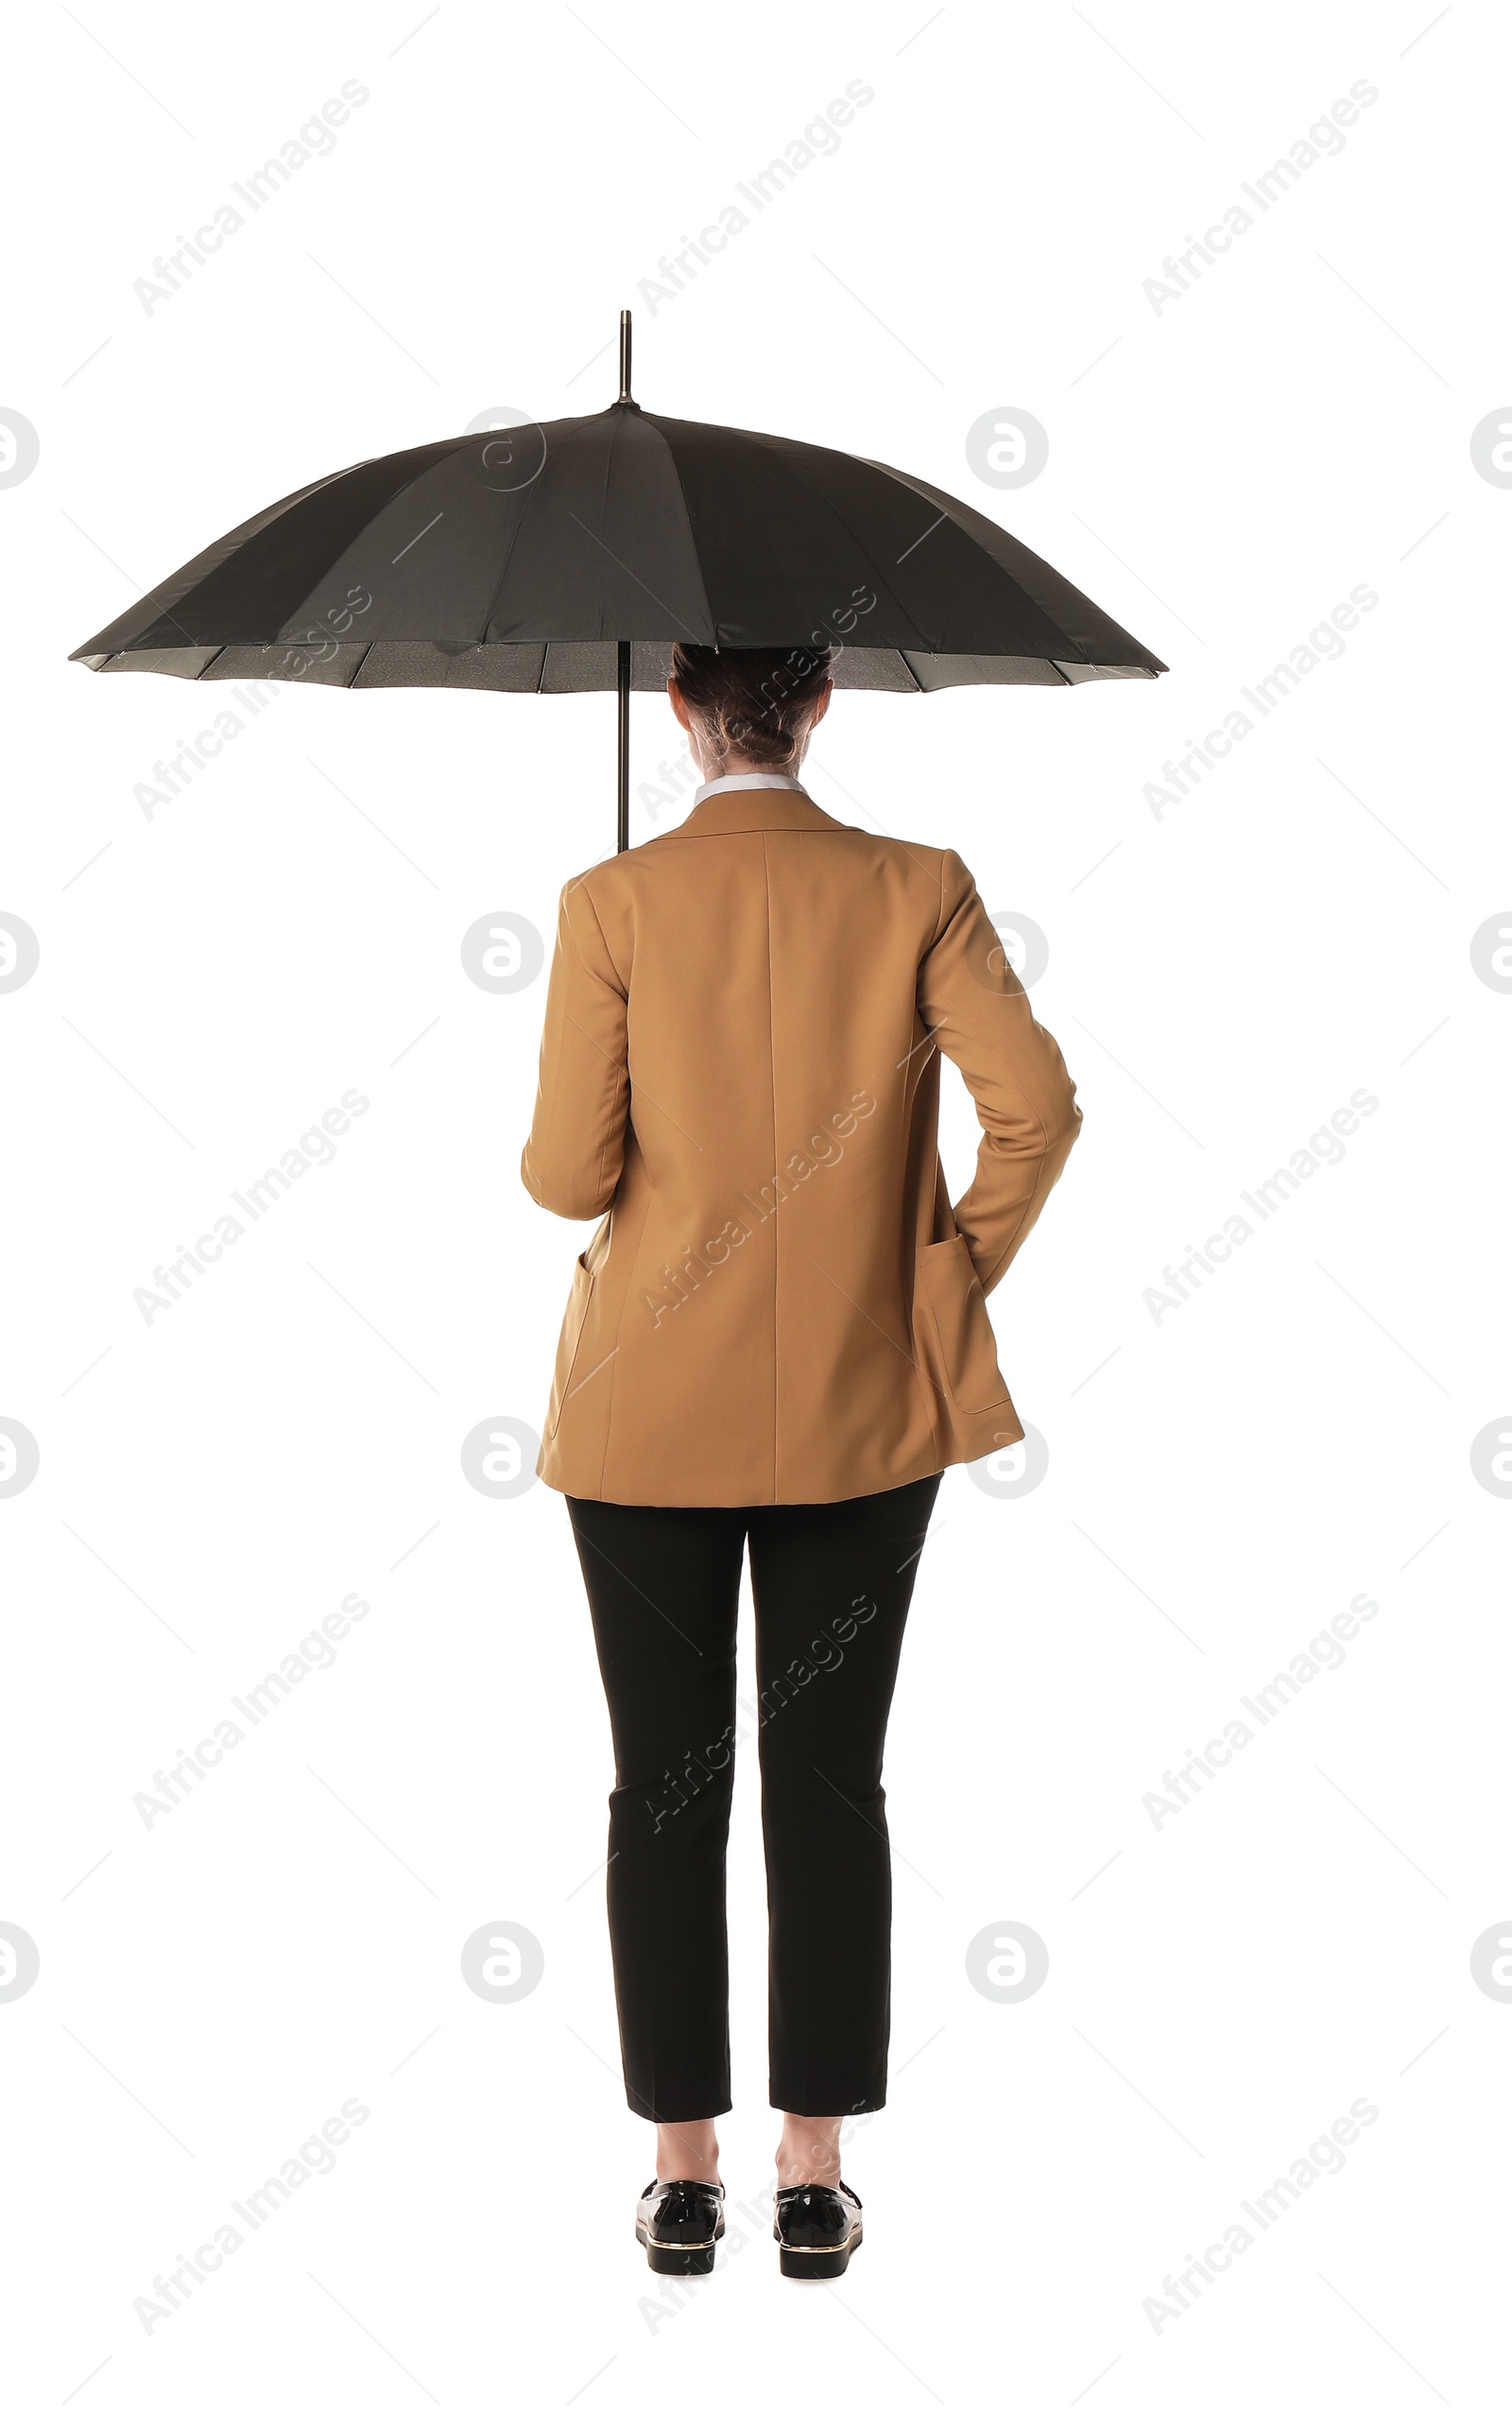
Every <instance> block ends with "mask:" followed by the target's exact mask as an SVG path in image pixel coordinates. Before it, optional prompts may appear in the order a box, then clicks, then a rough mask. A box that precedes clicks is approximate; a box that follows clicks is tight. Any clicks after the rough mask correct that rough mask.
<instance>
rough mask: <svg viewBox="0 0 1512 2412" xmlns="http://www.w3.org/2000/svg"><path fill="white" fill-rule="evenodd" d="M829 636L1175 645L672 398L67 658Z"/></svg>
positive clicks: (1104, 675)
mask: <svg viewBox="0 0 1512 2412" xmlns="http://www.w3.org/2000/svg"><path fill="white" fill-rule="evenodd" d="M679 639H681V640H682V641H683V642H684V643H685V644H696V645H714V646H799V645H826V644H828V645H831V646H838V647H839V648H841V649H840V650H839V652H838V654H837V656H836V658H835V661H834V663H833V677H834V682H835V684H836V686H839V687H875V688H884V689H887V690H890V691H891V692H893V693H896V694H905V695H918V694H928V693H930V692H932V691H933V690H934V689H936V688H937V687H954V686H1025V685H1026V686H1075V685H1077V684H1079V683H1080V681H1082V680H1084V679H1153V678H1156V677H1158V676H1159V674H1160V671H1161V670H1163V669H1164V667H1165V664H1164V663H1163V662H1160V661H1158V660H1157V659H1156V657H1155V655H1154V654H1153V653H1148V652H1146V651H1145V648H1144V647H1143V646H1142V645H1141V644H1139V643H1138V641H1137V640H1136V639H1135V638H1134V637H1131V636H1130V635H1128V633H1127V632H1126V630H1125V629H1121V628H1120V627H1119V626H1118V625H1117V623H1116V622H1115V621H1113V620H1110V619H1109V618H1108V615H1107V613H1106V612H1100V611H1099V610H1098V608H1097V606H1096V604H1095V603H1091V602H1089V600H1088V598H1087V596H1086V595H1085V594H1079V593H1078V591H1077V589H1076V588H1075V587H1074V586H1072V585H1071V584H1069V582H1068V581H1067V580H1066V579H1065V578H1063V577H1060V575H1059V573H1058V572H1057V571H1056V570H1053V569H1052V568H1051V567H1050V565H1049V563H1048V562H1046V561H1042V560H1040V558H1039V556H1038V555H1037V554H1034V553H1031V552H1030V551H1029V550H1028V549H1027V547H1026V546H1025V545H1022V544H1020V543H1017V542H1016V541H1015V539H1014V538H1013V537H1011V536H1009V535H1006V534H1005V531H1004V530H1003V529H1002V528H1001V527H999V526H998V525H996V523H995V522H994V521H992V520H990V519H987V518H985V517H984V516H983V514H982V513H981V512H980V511H974V510H972V509H971V508H970V506H969V505H967V504H965V503H958V502H956V501H955V500H954V498H953V497H952V496H951V495H949V494H944V493H941V492H940V491H939V490H938V488H937V487H934V486H929V485H926V484H925V483H924V481H923V479H922V478H919V477H909V476H907V475H905V474H904V473H903V472H902V470H897V469H887V468H885V467H884V466H883V464H882V463H881V462H880V461H872V460H862V459H858V458H856V457H854V456H852V455H851V454H850V453H838V452H829V451H826V450H825V449H824V448H823V447H822V446H820V445H817V444H799V443H794V442H793V441H792V440H791V439H789V438H787V437H785V436H763V435H754V434H751V433H748V432H747V431H746V430H744V429H741V428H737V427H712V426H704V425H701V424H699V423H698V422H695V421H692V420H686V419H661V418H653V417H651V416H650V415H649V414H648V413H647V412H645V411H644V410H643V409H642V408H641V406H640V405H639V403H636V402H632V400H631V399H630V314H629V312H628V311H627V310H625V311H622V312H621V314H620V394H619V399H618V401H617V402H615V403H612V404H611V405H610V408H609V409H608V410H604V411H600V412H599V413H598V414H597V415H596V416H595V417H593V418H589V419H556V420H552V421H550V422H548V423H547V424H546V425H544V426H538V425H535V424H533V423H532V424H529V425H526V426H524V427H511V428H507V429H505V430H502V431H494V432H492V433H490V434H485V435H479V434H472V435H467V436H452V437H447V438H446V439H443V440H442V441H441V442H439V443H434V444H421V445H419V446H417V447H416V449H415V450H414V451H412V452H402V453H389V454H387V456H386V457H384V458H382V459H379V460H365V461H359V462H358V463H357V464H356V465H355V467H353V468H351V469H343V470H338V471H336V472H335V474H334V475H332V476H329V477H322V478H320V479H318V481H317V482H316V483H315V484H314V485H313V486H305V487H301V490H300V491H299V492H298V493H295V494H288V495H285V496H284V498H283V501H282V502H279V503H274V504H272V505H271V506H270V507H269V508H267V509H266V510H264V511H259V513H258V514H257V516H256V518H255V519H249V520H248V521H246V522H245V523H244V524H243V525H242V526H240V527H234V528H232V531H231V533H230V534H229V535H227V536H223V537H221V538H220V539H219V541H218V543H215V544H212V545H211V546H210V547H209V549H208V551H206V552H203V553H200V554H198V555H197V557H196V558H195V560H192V561H187V562H185V564H184V566H183V568H182V569H180V570H177V571H176V572H175V573H174V575H173V576H172V577H169V578H167V579H165V580H164V581H163V585H161V586H158V587H155V588H154V589H153V591H152V592H151V594H146V595H144V596H143V597H142V599H141V601H140V602H137V603H134V604H133V605H132V606H131V608H130V610H129V611H128V612H122V613H121V615H120V617H119V618H118V619H115V620H112V622H111V624H110V626H109V628H105V629H101V630H100V632H99V634H98V635H97V636H92V637H91V638H90V639H89V641H88V643H87V644H85V645H81V646H79V647H78V649H77V652H75V653H72V654H71V655H70V656H69V659H70V661H73V662H84V663H87V664H88V665H89V667H90V668H91V669H92V670H159V671H167V672H169V673H170V674H171V675H173V676H174V677H177V678H183V679H206V680H215V679H246V678H253V679H289V680H298V679H302V680H305V681H309V682H311V683H313V684H315V685H319V686H336V687H474V688H477V687H481V688H490V689H496V690H498V691H500V692H502V693H505V694H514V695H568V694H581V693H583V692H585V691H587V690H593V689H610V688H615V687H617V688H618V691H619V844H620V848H621V850H622V851H623V850H624V848H625V847H627V845H628V844H629V717H630V690H631V689H632V687H633V688H638V689H644V690H650V689H653V688H659V687H662V686H663V685H664V684H665V681H666V679H667V675H668V672H669V670H670V667H671V660H672V647H673V645H674V644H675V643H676V642H677V641H678V640H679Z"/></svg>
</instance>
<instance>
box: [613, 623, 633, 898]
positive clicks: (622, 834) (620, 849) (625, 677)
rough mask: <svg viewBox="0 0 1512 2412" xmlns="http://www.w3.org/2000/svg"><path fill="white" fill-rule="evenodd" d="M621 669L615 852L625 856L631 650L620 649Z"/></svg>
mask: <svg viewBox="0 0 1512 2412" xmlns="http://www.w3.org/2000/svg"><path fill="white" fill-rule="evenodd" d="M619 669H620V681H619V683H620V795H619V824H618V837H617V844H616V848H615V852H616V853H621V854H623V853H625V851H626V849H627V847H628V845H629V842H630V648H629V646H627V645H625V644H621V646H620V647H619Z"/></svg>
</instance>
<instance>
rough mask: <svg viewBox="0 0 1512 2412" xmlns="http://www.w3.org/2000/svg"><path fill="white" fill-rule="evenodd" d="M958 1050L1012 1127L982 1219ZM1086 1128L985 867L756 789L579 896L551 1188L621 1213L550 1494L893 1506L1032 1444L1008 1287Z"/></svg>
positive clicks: (706, 812) (698, 816)
mask: <svg viewBox="0 0 1512 2412" xmlns="http://www.w3.org/2000/svg"><path fill="white" fill-rule="evenodd" d="M941 1050H943V1051H944V1053H945V1054H946V1055H948V1056H949V1057H950V1059H951V1060H952V1062H953V1063H954V1064H955V1065H956V1067H957V1068H958V1070H959V1071H960V1073H961V1075H962V1077H964V1079H965V1081H966V1083H967V1086H968V1088H969V1089H970V1090H971V1094H972V1096H973V1098H974V1099H975V1102H976V1110H977V1116H978V1119H979V1120H980V1122H981V1125H982V1131H983V1137H982V1143H981V1146H980V1148H979V1150H978V1154H977V1166H976V1176H975V1179H974V1180H972V1182H971V1187H970V1188H969V1189H968V1190H967V1192H966V1194H965V1196H964V1197H960V1198H959V1199H957V1201H956V1203H955V1205H954V1207H953V1206H952V1205H951V1202H950V1198H949V1196H948V1194H947V1191H946V1187H945V1177H944V1172H943V1169H942V1167H941V1165H940V1161H939V1155H938V1151H937V1147H936V1119H937V1112H938V1098H939V1058H940V1052H941ZM1080 1122H1081V1115H1080V1112H1079V1111H1078V1109H1077V1106H1076V1103H1075V1091H1074V1088H1073V1086H1072V1082H1071V1080H1070V1078H1069V1077H1068V1076H1067V1072H1066V1067H1065V1065H1064V1063H1063V1062H1062V1061H1061V1058H1060V1051H1059V1049H1058V1048H1057V1045H1056V1042H1055V1041H1054V1040H1053V1039H1052V1038H1051V1037H1050V1035H1049V1033H1048V1032H1047V1031H1045V1030H1042V1029H1041V1028H1040V1025H1039V1024H1038V1023H1037V1022H1036V1021H1035V1019H1034V1016H1033V1014H1032V1013H1031V1012H1030V1010H1029V1005H1028V1000H1027V998H1026V997H1025V995H1024V991H1023V989H1022V986H1021V985H1020V982H1019V980H1018V979H1017V977H1016V976H1015V974H1014V973H1013V971H1012V969H1011V967H1010V966H1009V965H1008V963H1007V962H1006V960H1005V956H1004V951H1003V946H1002V942H1001V940H1000V939H999V937H998V934H997V932H996V930H995V929H994V928H993V926H992V924H991V922H989V921H988V917H987V912H986V909H985V907H984V906H983V904H982V903H981V900H980V898H979V897H978V895H977V892H976V887H975V885H974V883H973V881H972V878H971V872H970V871H969V870H967V868H966V866H965V864H964V863H963V862H962V861H961V859H960V856H959V855H958V854H954V853H951V852H950V851H949V850H948V849H945V850H942V849H941V848H939V847H937V846H923V845H913V844H910V843H908V842H906V841H905V840H902V839H901V838H890V837H879V836H873V835H872V834H871V833H870V831H868V830H864V829H853V828H851V827H849V826H848V825H847V824H846V823H845V822H843V821H837V820H833V819H832V818H830V815H829V814H828V813H826V812H823V811H821V809H820V807H819V806H818V805H817V804H816V803H815V802H813V801H812V800H811V799H810V798H809V797H808V796H807V795H806V794H804V793H803V792H802V791H801V790H800V789H797V788H795V787H794V786H792V785H791V784H788V785H772V784H763V785H760V786H755V785H751V786H743V787H726V788H723V789H719V790H716V792H715V793H713V794H712V795H709V796H706V797H705V798H704V799H703V801H701V802H699V803H697V804H696V805H695V807H694V810H693V811H692V812H691V813H690V815H689V816H688V818H687V819H686V820H685V821H684V822H683V824H682V826H681V827H680V828H679V829H675V830H669V831H667V832H666V833H665V834H664V835H663V836H660V837H653V838H651V839H650V840H649V841H648V842H647V843H646V844H644V845H642V846H637V847H635V848H633V849H632V850H631V851H630V852H628V853H623V854H618V855H615V856H614V857H612V858H611V859H610V860H608V861H605V862H601V863H598V864H596V865H595V866H594V868H593V870H590V871H586V872H585V873H584V874H583V876H582V877H581V878H580V879H574V880H570V881H569V882H568V884H567V887H565V888H564V889H563V891H562V896H561V908H560V915H559V919H558V930H557V946H556V954H555V957H554V959H553V962H552V967H551V980H550V985H549V990H548V993H547V997H546V1017H545V1027H544V1031H543V1035H542V1038H541V1079H540V1086H539V1088H538V1090H537V1094H536V1109H535V1117H534V1120H533V1122H532V1124H531V1129H530V1138H529V1141H528V1143H527V1145H526V1146H525V1150H524V1156H523V1157H522V1159H521V1166H520V1170H521V1177H522V1179H523V1180H524V1184H525V1187H526V1188H527V1189H528V1190H529V1192H530V1195H531V1197H534V1198H535V1200H536V1202H537V1204H538V1205H541V1206H544V1207H546V1208H548V1209H549V1211H550V1212H551V1213H552V1214H554V1215H567V1216H569V1217H573V1218H584V1219H586V1218H587V1217H588V1216H590V1215H602V1216H603V1220H602V1222H601V1223H600V1224H599V1227H598V1229H597V1231H596V1232H594V1234H593V1239H592V1240H591V1241H590V1243H589V1245H588V1247H587V1248H586V1249H584V1251H583V1253H582V1255H580V1256H579V1257H578V1259H577V1263H576V1267H575V1269H574V1274H573V1286H572V1295H571V1297H570V1299H569V1301H568V1305H567V1313H566V1318H565V1320H564V1321H563V1324H562V1327H561V1337H560V1340H559V1342H558V1349H557V1368H556V1378H555V1381H554V1382H553V1385H552V1391H551V1401H550V1404H549V1406H548V1409H547V1413H546V1421H545V1430H544V1437H543V1440H542V1444H541V1455H540V1457H539V1459H538V1461H537V1471H538V1473H540V1475H541V1479H542V1480H543V1481H544V1482H547V1483H550V1484H551V1485H552V1486H553V1487H554V1488H555V1489H556V1490H564V1491H569V1492H572V1493H575V1494H576V1496H578V1497H580V1498H588V1499H614V1500H624V1501H627V1502H630V1503H642V1504H648V1505H658V1506H665V1507H756V1506H768V1505H771V1504H773V1503H777V1504H780V1505H781V1504H786V1503H788V1502H795V1501H813V1500H829V1499H847V1498H851V1497H854V1496H855V1495H857V1494H858V1493H860V1492H864V1491H875V1490H891V1489H892V1488H893V1487H894V1486H895V1485H897V1484H899V1483H905V1482H913V1481H917V1480H918V1479H919V1477H920V1476H922V1475H924V1474H932V1473H936V1471H937V1470H938V1469H939V1468H941V1467H943V1466H949V1465H954V1464H957V1463H961V1462H963V1461H965V1460H967V1459H970V1458H972V1457H982V1456H988V1455H989V1454H990V1453H991V1452H992V1451H993V1450H996V1449H1001V1448H1003V1447H1005V1445H1006V1444H1007V1443H1008V1442H1009V1441H1012V1440H1017V1439H1021V1438H1022V1425H1021V1423H1020V1421H1019V1419H1018V1416H1017V1415H1016V1413H1015V1412H1014V1406H1013V1402H1012V1400H1011V1399H1010V1398H1009V1396H1008V1391H1007V1386H1006V1384H1005V1381H1004V1379H1003V1375H1002V1373H1001V1372H1000V1370H999V1369H998V1359H997V1349H996V1344H995V1342H994V1340H993V1336H992V1327H991V1324H990V1322H989V1321H988V1311H987V1303H986V1293H987V1292H988V1290H990V1289H992V1288H993V1287H995V1285H996V1284H997V1283H999V1282H1000V1281H1001V1280H1002V1278H1003V1276H1004V1274H1005V1272H1006V1270H1007V1268H1008V1266H1009V1265H1010V1264H1011V1263H1012V1261H1013V1258H1014V1256H1015V1255H1016V1254H1017V1252H1018V1250H1019V1249H1020V1248H1021V1247H1022V1243H1023V1241H1024V1239H1025V1238H1026V1236H1027V1235H1028V1233H1029V1232H1030V1230H1031V1229H1032V1228H1033V1225H1034V1223H1035V1220H1036V1217H1037V1216H1038V1215H1039V1213H1040V1208H1041V1207H1042V1206H1043V1204H1044V1202H1045V1199H1046V1197H1048V1195H1049V1193H1050V1190H1051V1187H1052V1186H1053V1184H1054V1182H1055V1181H1056V1180H1057V1176H1058V1175H1059V1172H1060V1169H1061V1166H1062V1165H1063V1164H1064V1163H1065V1161H1066V1158H1067V1156H1068V1155H1069V1154H1070V1152H1071V1147H1072V1143H1073V1141H1074V1139H1075V1137H1076V1133H1077V1130H1078V1128H1079V1127H1080Z"/></svg>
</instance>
